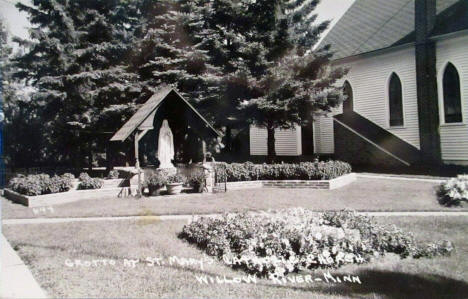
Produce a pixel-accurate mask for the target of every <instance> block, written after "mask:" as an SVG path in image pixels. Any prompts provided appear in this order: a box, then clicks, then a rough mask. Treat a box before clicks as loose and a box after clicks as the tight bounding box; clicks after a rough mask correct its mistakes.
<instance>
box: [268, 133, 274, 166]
mask: <svg viewBox="0 0 468 299" xmlns="http://www.w3.org/2000/svg"><path fill="white" fill-rule="evenodd" d="M267 132H268V137H267V148H268V157H267V162H268V163H269V164H272V163H274V162H275V157H276V150H275V128H273V127H268V128H267Z"/></svg>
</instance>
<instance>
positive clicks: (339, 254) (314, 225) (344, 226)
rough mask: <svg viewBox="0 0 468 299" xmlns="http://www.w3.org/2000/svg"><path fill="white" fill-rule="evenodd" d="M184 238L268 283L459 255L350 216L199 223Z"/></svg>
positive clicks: (257, 216)
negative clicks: (390, 258) (375, 260)
mask: <svg viewBox="0 0 468 299" xmlns="http://www.w3.org/2000/svg"><path fill="white" fill-rule="evenodd" d="M180 237H181V238H183V239H186V240H187V241H189V242H190V243H195V244H196V245H197V246H198V247H199V248H201V249H203V250H204V251H205V252H206V253H207V254H209V255H212V256H216V257H218V258H219V259H221V260H222V261H223V262H224V263H226V264H227V265H230V266H232V267H234V268H241V269H244V270H245V271H247V272H249V273H253V274H256V275H258V276H266V277H271V275H273V276H277V277H281V276H284V275H286V274H288V273H291V272H297V271H300V270H306V269H314V268H329V267H335V268H336V267H340V266H342V265H345V264H362V263H365V262H368V261H369V260H370V259H371V258H372V257H374V256H380V255H383V254H385V253H395V254H398V255H399V256H400V257H402V258H405V257H413V258H420V257H433V256H437V255H448V254H450V252H451V251H452V250H453V246H452V244H451V243H450V242H448V241H442V242H438V243H430V244H423V243H420V242H417V241H416V240H415V239H414V237H413V236H412V234H411V233H405V232H403V231H402V230H400V229H398V228H396V227H394V226H391V227H390V226H388V227H387V226H380V225H376V224H374V223H373V221H372V219H371V218H369V217H366V216H361V215H357V214H356V213H355V212H353V211H348V210H344V211H340V212H326V213H320V214H319V213H314V212H311V211H308V210H305V209H289V210H282V211H278V212H275V213H242V214H232V213H231V214H225V215H224V216H222V217H220V218H200V219H198V220H196V221H193V222H192V223H190V224H188V225H185V226H184V228H183V230H182V232H181V234H180Z"/></svg>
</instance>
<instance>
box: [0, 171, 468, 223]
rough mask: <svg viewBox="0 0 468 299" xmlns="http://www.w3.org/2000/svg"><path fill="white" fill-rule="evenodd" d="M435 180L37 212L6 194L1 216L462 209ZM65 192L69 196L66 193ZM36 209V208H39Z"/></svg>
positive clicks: (361, 181)
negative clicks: (449, 202)
mask: <svg viewBox="0 0 468 299" xmlns="http://www.w3.org/2000/svg"><path fill="white" fill-rule="evenodd" d="M436 186H437V183H433V182H426V181H408V180H395V179H370V178H358V179H357V181H356V182H354V183H352V184H350V185H348V186H345V187H343V188H340V189H336V190H313V189H278V188H271V189H270V188H263V189H250V190H232V191H228V192H227V193H218V194H188V195H182V196H178V197H170V196H156V197H149V198H148V197H143V198H141V199H135V198H133V197H129V198H103V199H100V200H83V201H78V202H73V203H67V204H63V205H56V206H53V211H50V210H47V211H44V212H38V211H37V210H34V209H32V208H28V207H25V206H22V205H19V204H15V203H12V202H10V201H8V200H6V199H4V198H3V199H2V210H3V211H2V213H3V219H11V218H36V217H89V216H129V215H166V214H172V215H177V214H179V215H180V214H210V213H222V212H238V211H245V210H268V209H281V208H289V207H304V208H308V209H311V210H315V211H323V210H341V209H344V208H350V209H355V210H359V211H461V210H465V211H466V210H468V209H467V208H445V207H442V206H440V205H439V203H438V202H437V198H436V195H435V188H436ZM63 196H67V195H66V194H64V195H63ZM35 212H36V213H35Z"/></svg>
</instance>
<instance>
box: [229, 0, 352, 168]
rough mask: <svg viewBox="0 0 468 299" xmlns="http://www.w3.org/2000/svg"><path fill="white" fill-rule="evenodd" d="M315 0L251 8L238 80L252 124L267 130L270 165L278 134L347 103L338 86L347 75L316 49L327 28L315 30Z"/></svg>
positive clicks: (265, 0) (266, 0)
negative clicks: (280, 130) (332, 65)
mask: <svg viewBox="0 0 468 299" xmlns="http://www.w3.org/2000/svg"><path fill="white" fill-rule="evenodd" d="M317 4H318V1H316V0H309V1H307V0H295V1H283V0H275V1H270V0H258V1H254V2H251V3H250V4H249V5H248V8H247V13H246V15H247V16H248V20H249V22H248V28H247V29H246V31H245V32H244V33H243V34H244V36H245V41H246V43H245V46H244V47H243V49H241V52H242V53H243V57H242V58H243V59H242V61H241V65H240V67H239V71H238V72H237V76H236V79H237V81H241V82H244V84H245V90H246V92H245V94H244V96H243V97H239V99H238V100H239V102H240V104H241V109H242V112H243V113H244V115H246V116H247V118H248V120H249V122H250V123H252V124H255V125H257V126H260V127H264V128H266V129H267V131H268V138H267V145H268V146H267V147H268V161H269V162H272V161H273V160H274V157H275V156H276V152H275V129H277V128H291V127H293V126H294V125H304V124H307V123H308V122H310V121H311V118H312V113H314V112H318V111H330V109H331V108H333V107H336V106H338V105H339V104H340V103H341V102H342V96H341V88H339V87H337V86H335V83H336V81H337V80H338V79H339V78H341V77H342V76H343V75H344V73H345V70H343V69H340V68H332V67H331V66H330V58H331V55H332V54H331V52H330V50H329V47H324V48H322V49H317V50H312V47H313V46H314V45H315V44H316V42H317V41H318V39H319V36H320V34H321V33H322V32H323V31H324V30H325V29H326V27H327V23H322V24H319V25H313V21H314V20H315V16H314V15H313V14H312V11H313V9H314V8H315V7H316V5H317Z"/></svg>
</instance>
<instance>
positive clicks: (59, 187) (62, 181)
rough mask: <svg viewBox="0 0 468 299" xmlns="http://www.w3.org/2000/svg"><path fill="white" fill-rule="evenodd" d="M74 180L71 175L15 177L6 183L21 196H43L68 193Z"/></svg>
mask: <svg viewBox="0 0 468 299" xmlns="http://www.w3.org/2000/svg"><path fill="white" fill-rule="evenodd" d="M74 179H75V177H74V176H73V174H71V173H65V174H63V175H61V176H57V175H54V176H53V177H50V176H49V175H48V174H30V175H27V176H24V175H17V176H16V177H14V178H12V179H11V180H10V181H9V182H8V187H9V188H10V189H11V190H13V191H15V192H17V193H19V194H23V195H30V196H34V195H44V194H52V193H59V192H66V191H69V190H70V189H72V188H73V180H74Z"/></svg>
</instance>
